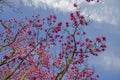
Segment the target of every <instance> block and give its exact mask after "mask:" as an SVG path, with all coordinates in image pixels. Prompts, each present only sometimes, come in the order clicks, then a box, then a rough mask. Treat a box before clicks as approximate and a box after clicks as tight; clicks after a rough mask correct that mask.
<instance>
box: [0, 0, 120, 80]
mask: <svg viewBox="0 0 120 80" xmlns="http://www.w3.org/2000/svg"><path fill="white" fill-rule="evenodd" d="M13 2H14V3H15V5H16V7H19V8H20V11H19V12H18V13H17V14H16V13H15V12H13V11H12V10H10V9H8V8H6V10H4V12H2V13H1V14H0V18H1V19H3V20H7V19H9V18H13V17H16V18H18V19H20V20H22V19H23V18H24V17H25V16H31V15H35V14H37V13H41V14H42V15H43V16H46V15H49V14H52V13H55V14H56V15H57V16H59V19H61V20H63V18H64V19H67V17H66V16H68V15H67V14H68V13H70V12H71V11H74V8H73V3H77V4H78V5H79V6H80V9H81V11H82V13H83V14H84V15H90V17H91V19H92V20H93V23H92V24H90V25H89V27H88V28H87V31H88V36H89V37H92V38H95V37H96V36H106V37H107V42H106V44H107V46H108V48H107V51H106V52H104V53H101V54H100V56H99V57H98V58H96V57H92V58H91V59H90V60H89V61H90V63H91V65H94V67H95V68H96V72H97V73H99V74H100V75H101V77H100V80H120V76H119V75H120V15H119V14H120V10H119V7H120V6H119V5H120V0H102V2H100V3H98V4H96V3H94V2H93V3H90V4H88V3H86V2H85V1H84V0H21V2H18V0H13ZM20 3H22V4H20ZM21 12H22V13H21Z"/></svg>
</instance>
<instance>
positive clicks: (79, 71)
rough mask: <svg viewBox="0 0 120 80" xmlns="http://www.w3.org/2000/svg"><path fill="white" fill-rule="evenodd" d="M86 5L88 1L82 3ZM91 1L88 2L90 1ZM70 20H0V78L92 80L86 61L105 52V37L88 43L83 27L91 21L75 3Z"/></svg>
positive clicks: (51, 16)
mask: <svg viewBox="0 0 120 80" xmlns="http://www.w3.org/2000/svg"><path fill="white" fill-rule="evenodd" d="M86 1H87V2H90V1H89V0H86ZM91 1H92V0H91ZM74 7H75V8H76V11H75V12H74V13H70V20H69V21H66V22H59V21H57V17H56V16H55V15H54V14H52V15H50V16H48V17H47V18H42V17H41V15H40V14H38V15H36V16H32V17H31V18H28V17H25V20H24V21H23V22H20V21H18V20H17V19H15V18H13V19H10V20H8V21H2V20H0V22H1V25H2V26H3V27H4V31H3V32H0V55H1V61H0V79H2V80H96V79H97V78H98V77H99V75H97V74H94V70H92V68H90V67H89V66H88V65H87V63H86V60H87V58H89V56H91V55H93V56H98V54H99V52H102V51H105V49H106V45H105V41H106V37H104V36H103V37H97V38H96V40H94V41H93V40H91V39H90V38H88V37H86V34H87V33H86V32H85V31H84V27H86V26H88V25H89V23H91V20H90V19H88V18H86V17H85V16H83V15H82V14H81V12H80V10H79V8H78V5H77V4H74Z"/></svg>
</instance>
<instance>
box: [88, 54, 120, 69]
mask: <svg viewBox="0 0 120 80" xmlns="http://www.w3.org/2000/svg"><path fill="white" fill-rule="evenodd" d="M90 62H91V63H92V64H93V65H95V66H97V67H99V68H102V69H104V70H107V71H120V56H118V55H114V53H109V54H108V53H107V54H103V55H100V56H99V57H98V58H97V59H96V60H95V58H94V60H93V59H90Z"/></svg>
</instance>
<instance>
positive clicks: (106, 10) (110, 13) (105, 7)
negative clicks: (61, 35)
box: [22, 0, 120, 25]
mask: <svg viewBox="0 0 120 80" xmlns="http://www.w3.org/2000/svg"><path fill="white" fill-rule="evenodd" d="M22 2H23V4H24V5H25V6H29V7H33V6H34V8H38V7H42V8H44V9H46V8H51V9H55V10H59V11H63V12H69V11H72V10H74V8H73V3H77V4H79V5H80V6H82V5H85V4H84V3H85V1H84V0H22ZM118 2H119V0H116V1H109V0H105V1H104V2H103V3H100V4H99V5H96V4H94V3H92V4H91V6H89V5H88V4H87V7H86V5H85V6H84V7H85V8H84V10H83V13H84V14H88V13H89V14H91V18H92V19H93V20H95V21H98V22H105V23H109V24H113V25H118V23H119V21H120V18H119V13H120V11H119V10H118V9H119V6H118V5H116V4H117V3H118Z"/></svg>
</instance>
